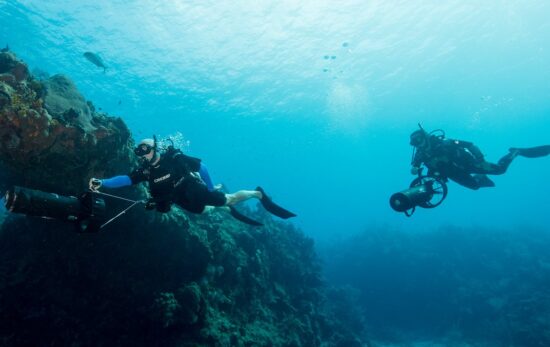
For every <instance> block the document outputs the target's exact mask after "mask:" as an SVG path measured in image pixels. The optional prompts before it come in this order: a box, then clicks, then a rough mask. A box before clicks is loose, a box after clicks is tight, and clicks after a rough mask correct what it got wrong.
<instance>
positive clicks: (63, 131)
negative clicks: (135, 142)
mask: <svg viewBox="0 0 550 347" xmlns="http://www.w3.org/2000/svg"><path fill="white" fill-rule="evenodd" d="M89 105H91V103H88V102H86V101H85V100H84V98H83V97H82V96H81V95H80V93H79V92H78V91H77V90H76V88H75V86H74V84H73V83H72V82H71V81H70V80H68V79H67V78H66V77H64V76H61V75H56V76H52V77H51V78H49V79H46V80H44V81H39V80H36V79H34V78H33V77H32V76H31V75H30V74H29V70H28V67H27V66H26V64H25V63H24V62H22V61H20V60H18V59H17V58H16V57H15V55H14V54H13V53H11V52H2V53H0V161H1V162H2V164H3V166H4V167H6V168H8V169H9V171H10V172H11V173H12V179H11V182H10V183H15V184H20V185H26V186H30V187H32V188H37V189H43V190H56V191H58V192H60V193H67V194H76V193H78V192H80V191H81V190H82V189H83V187H85V184H86V179H87V178H89V177H90V174H98V175H101V174H109V173H114V172H117V171H120V170H125V169H126V170H127V168H128V167H129V165H130V164H131V163H132V156H131V154H132V153H131V151H130V150H129V147H128V145H130V142H131V138H130V131H129V130H128V128H127V127H126V125H125V124H124V122H123V121H122V120H121V119H120V118H113V117H108V116H105V115H103V114H99V113H95V111H94V110H93V108H92V109H90V107H89ZM109 169H110V170H111V172H106V170H109ZM60 182H61V183H60Z"/></svg>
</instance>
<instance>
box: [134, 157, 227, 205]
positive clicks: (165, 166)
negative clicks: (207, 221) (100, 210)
mask: <svg viewBox="0 0 550 347" xmlns="http://www.w3.org/2000/svg"><path fill="white" fill-rule="evenodd" d="M200 162H201V160H200V159H198V158H193V157H190V156H187V155H185V154H183V153H181V151H178V150H173V151H168V152H166V153H163V154H161V156H160V159H159V161H158V162H157V164H155V165H144V166H141V167H139V168H137V169H136V170H134V171H132V173H131V174H130V175H129V177H130V180H131V181H132V184H137V183H140V182H145V181H147V182H148V183H149V191H150V193H151V196H152V199H153V201H154V203H155V207H156V209H157V210H158V211H160V212H168V211H169V210H170V207H171V205H172V203H175V204H177V205H179V206H181V207H182V208H184V209H186V210H188V211H190V212H194V213H202V212H203V210H204V207H205V206H206V205H210V206H223V205H225V202H226V198H225V194H224V193H222V192H218V191H209V190H208V187H207V186H206V184H205V183H204V182H203V181H202V180H201V179H200V178H199V177H197V175H196V174H194V173H196V172H198V171H199V170H200Z"/></svg>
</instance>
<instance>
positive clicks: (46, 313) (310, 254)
mask: <svg viewBox="0 0 550 347" xmlns="http://www.w3.org/2000/svg"><path fill="white" fill-rule="evenodd" d="M0 91H1V92H0V165H1V166H2V167H3V168H5V171H6V172H8V173H9V174H3V176H2V177H1V178H0V180H2V181H3V182H2V183H3V184H4V185H7V184H20V185H25V186H29V187H31V188H35V189H41V190H46V191H52V192H57V193H63V194H77V193H79V192H80V191H82V190H83V189H85V187H86V180H87V179H88V178H89V177H92V176H100V177H101V176H108V175H111V174H114V173H120V172H126V171H128V170H129V169H130V168H131V167H132V166H133V165H135V163H134V161H133V156H132V155H131V145H132V141H131V138H130V132H129V131H128V129H127V127H126V126H125V124H124V123H123V121H122V120H121V119H119V118H112V117H107V116H105V115H102V114H98V113H96V112H95V110H94V108H93V107H92V105H91V103H90V102H87V101H85V99H84V98H83V97H82V96H81V95H80V94H79V93H78V91H77V90H76V88H74V85H73V83H72V82H70V81H69V80H68V79H67V78H66V77H63V76H59V75H56V76H53V77H51V78H45V79H43V80H37V79H34V78H33V77H32V76H31V75H29V73H28V68H27V67H26V65H25V64H24V63H23V62H21V61H19V60H17V58H16V57H15V56H14V55H13V54H12V53H1V54H0ZM117 193H118V194H120V195H125V196H132V195H135V196H138V195H140V194H142V191H140V190H139V189H135V188H127V189H121V190H119V191H117ZM106 203H107V207H108V213H109V216H114V215H115V214H116V213H117V212H119V211H120V210H121V209H122V208H124V207H126V206H124V205H123V204H124V203H123V202H120V201H117V200H107V201H106ZM259 211H260V209H256V210H255V211H247V213H250V214H254V218H256V219H259V220H262V221H263V223H264V224H265V226H264V227H256V228H255V227H250V226H247V225H245V224H242V223H240V222H238V221H236V220H234V219H232V218H230V217H229V216H228V215H226V214H224V213H221V212H213V213H211V214H208V215H191V214H186V213H185V212H183V211H181V210H179V209H177V208H174V209H173V211H172V212H170V213H167V214H160V213H157V212H147V213H145V212H144V211H143V210H142V209H141V208H139V207H136V208H134V209H132V210H130V211H128V212H127V213H126V214H125V215H124V216H123V217H121V218H119V219H117V220H116V221H114V222H113V223H111V224H109V226H108V227H106V228H105V229H102V232H100V233H95V234H79V233H74V232H73V228H72V225H70V223H67V222H64V221H57V220H44V219H40V218H32V217H28V216H23V215H17V214H8V215H7V218H6V219H5V221H4V222H3V224H2V225H1V229H0V345H2V346H33V345H35V346H36V345H41V346H43V345H51V346H58V345H60V346H68V345H71V346H77V345H78V346H296V347H299V346H338V345H340V346H344V345H346V346H347V345H349V344H348V342H350V341H352V342H353V343H355V344H359V343H360V342H359V339H358V337H357V336H358V334H359V333H360V330H361V329H362V328H361V327H357V326H353V327H348V328H347V329H341V328H342V327H343V326H346V325H347V324H346V323H345V322H340V321H338V318H337V316H338V315H335V314H333V312H334V311H335V310H338V309H339V310H342V307H343V306H342V305H344V306H345V305H347V304H349V303H345V302H344V301H341V300H338V299H334V300H333V298H334V296H328V295H327V293H328V292H327V288H326V287H325V285H324V284H323V281H321V278H320V267H319V263H318V258H317V256H316V253H315V250H314V245H313V241H312V240H311V239H309V238H307V237H306V236H304V234H303V233H302V232H301V231H300V230H297V229H296V228H294V227H293V226H292V225H290V224H287V223H281V222H276V221H274V220H272V219H271V217H269V216H267V215H265V214H264V213H263V212H259ZM349 311H350V312H352V311H353V310H352V309H351V308H350V310H349Z"/></svg>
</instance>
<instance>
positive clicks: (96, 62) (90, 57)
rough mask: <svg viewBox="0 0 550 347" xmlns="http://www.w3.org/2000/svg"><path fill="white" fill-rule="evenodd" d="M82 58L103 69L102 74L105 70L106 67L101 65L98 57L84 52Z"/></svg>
mask: <svg viewBox="0 0 550 347" xmlns="http://www.w3.org/2000/svg"><path fill="white" fill-rule="evenodd" d="M84 57H85V58H86V59H88V60H89V61H90V62H91V63H92V64H94V65H95V66H97V67H101V68H103V72H104V73H105V71H106V70H107V66H105V64H104V63H103V60H101V58H100V57H99V55H97V54H95V53H92V52H86V53H84Z"/></svg>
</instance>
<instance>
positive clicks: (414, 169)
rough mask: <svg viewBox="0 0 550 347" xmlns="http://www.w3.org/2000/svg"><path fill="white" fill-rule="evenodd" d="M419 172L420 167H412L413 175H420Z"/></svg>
mask: <svg viewBox="0 0 550 347" xmlns="http://www.w3.org/2000/svg"><path fill="white" fill-rule="evenodd" d="M419 172H420V168H419V167H416V166H413V167H411V175H418V173H419Z"/></svg>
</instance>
